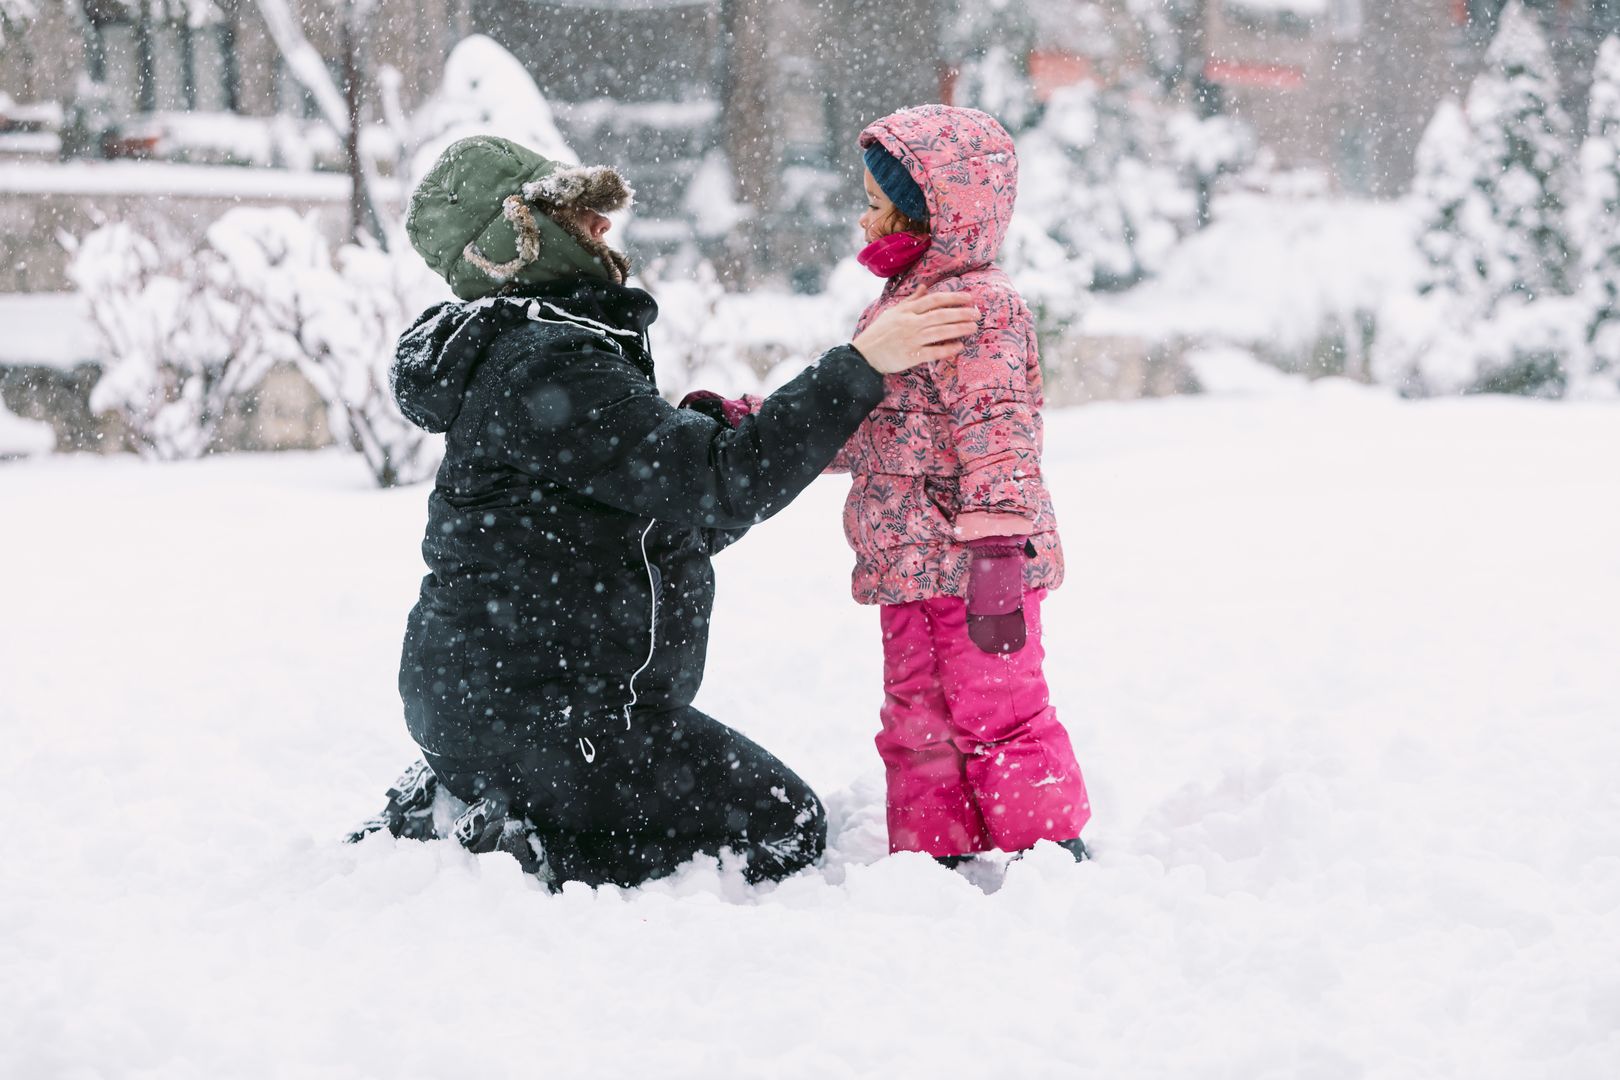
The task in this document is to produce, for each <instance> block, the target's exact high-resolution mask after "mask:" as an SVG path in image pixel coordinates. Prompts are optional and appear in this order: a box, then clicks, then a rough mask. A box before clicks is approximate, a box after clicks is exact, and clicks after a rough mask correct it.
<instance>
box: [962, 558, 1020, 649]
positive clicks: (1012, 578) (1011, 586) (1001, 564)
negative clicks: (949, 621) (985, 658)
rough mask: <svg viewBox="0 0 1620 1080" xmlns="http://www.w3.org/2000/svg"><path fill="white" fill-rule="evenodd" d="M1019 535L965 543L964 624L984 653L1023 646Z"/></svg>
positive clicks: (969, 634) (969, 635) (974, 642)
mask: <svg viewBox="0 0 1620 1080" xmlns="http://www.w3.org/2000/svg"><path fill="white" fill-rule="evenodd" d="M1025 543H1026V541H1025V540H1024V538H1023V537H1016V536H986V537H984V538H983V539H980V540H973V541H971V542H969V544H968V553H969V555H970V556H971V558H972V562H971V563H970V564H969V567H968V589H967V626H968V637H970V638H972V639H973V644H975V645H977V646H978V647H979V648H980V649H981V650H983V651H984V652H987V653H1013V652H1017V651H1018V650H1019V649H1022V648H1023V647H1024V559H1025V557H1026V556H1025V554H1024V544H1025Z"/></svg>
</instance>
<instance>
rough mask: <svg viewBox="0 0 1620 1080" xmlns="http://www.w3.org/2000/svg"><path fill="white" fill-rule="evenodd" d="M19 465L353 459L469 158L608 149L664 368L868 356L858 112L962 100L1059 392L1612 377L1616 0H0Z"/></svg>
mask: <svg viewBox="0 0 1620 1080" xmlns="http://www.w3.org/2000/svg"><path fill="white" fill-rule="evenodd" d="M0 20H3V22H0V27H3V35H4V37H3V40H4V45H3V50H4V51H3V53H0V226H3V228H0V321H3V323H4V325H5V326H6V328H7V333H6V334H5V335H4V337H3V340H0V410H3V411H0V455H4V456H19V455H29V454H38V453H45V452H49V451H50V450H52V449H56V450H63V451H77V450H97V451H103V452H112V451H136V452H139V453H142V454H145V455H148V456H152V457H158V458H164V459H173V458H185V457H194V456H197V455H200V454H203V453H206V452H209V451H214V450H233V449H235V450H269V449H291V448H314V447H320V446H324V445H328V444H331V443H333V442H336V443H338V444H340V445H345V446H353V447H355V448H357V449H359V450H361V451H362V452H363V453H364V454H365V455H366V459H367V462H368V463H369V465H370V466H371V469H372V472H373V475H374V476H375V477H376V478H377V479H378V481H379V482H381V483H384V484H391V483H395V482H399V481H402V480H412V479H416V478H419V477H421V476H423V475H426V474H427V473H429V472H430V471H431V469H432V466H433V460H434V453H435V451H434V448H433V447H432V446H431V445H426V444H423V443H422V442H420V440H419V439H418V438H417V437H416V436H415V435H414V434H413V433H412V432H411V430H410V429H409V428H407V427H405V426H404V425H402V424H401V422H400V420H399V417H398V415H397V414H396V413H395V412H394V410H393V406H392V403H391V402H390V401H389V400H388V399H387V394H386V393H385V392H384V384H383V382H382V381H381V372H382V371H383V368H384V365H385V364H386V363H387V360H388V356H389V344H390V339H391V338H392V337H393V335H394V334H395V333H396V332H397V330H398V328H399V327H400V325H401V324H402V323H403V322H404V321H405V320H407V319H408V318H409V317H410V316H411V315H412V313H413V312H415V311H416V310H419V309H420V308H421V307H422V306H424V305H425V303H427V302H428V301H430V300H432V299H434V298H435V297H436V296H437V295H438V289H439V285H438V282H437V281H436V280H434V279H432V278H431V276H430V275H428V274H427V273H426V272H425V270H424V269H423V268H422V266H421V264H420V262H419V260H417V259H416V258H415V256H414V255H413V254H412V253H411V252H410V250H409V248H408V246H407V245H406V244H405V243H404V242H403V239H402V237H401V235H400V228H399V226H400V216H401V213H402V209H403V204H404V199H405V197H406V195H407V194H408V191H409V188H410V185H411V182H412V180H413V178H414V177H416V176H418V175H419V174H420V173H421V172H422V171H423V170H425V168H426V167H427V165H428V164H429V163H430V162H431V161H432V159H433V157H434V155H435V154H436V152H437V151H438V150H439V149H441V148H442V147H443V146H445V145H446V144H447V143H448V142H449V141H450V140H452V139H454V138H456V137H459V136H462V135H466V134H469V133H473V132H478V131H490V132H496V133H499V134H502V135H506V136H509V137H512V138H515V139H517V140H519V141H522V142H526V143H528V144H530V145H533V146H536V147H537V148H540V149H542V150H543V151H545V152H547V153H550V154H554V155H558V156H564V157H571V158H575V159H578V160H583V161H587V162H598V161H599V162H608V163H612V164H614V165H617V166H619V167H621V168H622V169H624V170H625V171H626V172H627V173H628V175H629V176H630V178H631V180H632V182H633V183H634V184H635V185H636V187H637V188H638V189H639V193H640V201H639V203H638V205H637V206H636V207H635V208H634V209H633V210H632V211H631V213H630V215H629V216H628V217H627V218H626V219H625V220H624V221H622V222H621V223H620V224H621V228H620V230H619V231H618V232H617V234H616V235H617V236H618V238H619V241H620V242H621V243H622V244H623V246H625V247H626V248H627V249H628V250H629V252H630V253H631V254H632V256H633V257H634V258H635V260H636V262H637V265H638V267H639V269H640V283H641V284H642V285H644V286H645V287H647V288H648V289H650V290H651V291H653V292H654V293H655V294H656V295H657V296H658V297H659V299H660V300H661V301H662V302H663V305H664V315H663V319H662V321H661V322H660V323H659V325H658V327H657V338H658V341H657V343H656V345H657V347H656V350H655V351H656V353H657V355H658V358H659V362H660V364H661V366H662V374H661V378H662V380H663V382H664V385H665V389H666V390H667V391H668V392H669V393H671V394H678V393H681V392H683V391H685V390H686V389H689V388H691V387H693V386H696V385H699V384H703V385H708V386H712V387H716V388H718V389H722V390H726V391H728V392H742V391H755V390H769V389H771V388H772V387H773V386H774V385H776V384H777V383H779V382H781V381H782V380H783V379H785V378H786V377H787V375H788V374H790V373H791V372H793V371H795V370H797V369H798V367H799V366H801V365H802V364H803V363H804V362H805V361H806V360H807V359H808V358H810V357H813V356H814V355H816V354H817V353H818V352H819V351H820V350H822V349H824V348H825V347H827V346H829V345H831V344H834V343H836V341H837V340H839V339H840V338H841V337H842V336H843V335H845V334H847V333H848V328H849V327H850V325H851V324H852V319H853V316H854V314H855V313H856V312H857V311H858V310H859V309H860V308H861V307H862V306H863V305H864V304H865V302H866V301H867V300H868V299H869V298H870V296H871V294H872V291H873V289H872V285H873V283H872V281H871V280H870V278H869V276H868V275H866V274H865V272H864V271H862V270H860V269H859V268H858V267H856V265H855V264H854V262H853V260H852V259H851V257H850V256H851V254H852V252H853V250H854V249H855V247H856V243H855V240H856V234H855V230H854V227H853V225H852V221H853V218H854V216H855V215H856V214H857V213H858V211H859V208H860V197H859V191H860V188H859V182H858V176H857V164H856V162H857V158H856V155H855V153H854V152H853V145H854V139H855V135H856V133H857V132H858V131H859V130H860V128H861V127H862V126H863V125H864V124H865V123H866V122H867V121H869V120H871V119H873V118H875V117H877V116H879V115H881V114H883V113H884V112H886V111H888V110H891V109H893V108H896V107H900V106H904V105H908V104H916V103H920V102H924V101H934V100H946V101H951V102H955V103H958V104H969V105H975V106H979V107H982V108H985V109H987V110H989V111H991V112H993V113H994V114H995V115H997V116H998V117H999V118H1001V119H1002V121H1003V122H1004V123H1005V124H1006V125H1007V126H1008V128H1009V129H1011V130H1012V131H1013V132H1014V134H1015V136H1016V137H1017V139H1018V143H1019V148H1020V155H1021V158H1022V165H1023V183H1022V190H1021V194H1020V199H1019V204H1018V211H1017V216H1016V218H1015V222H1014V232H1013V235H1012V236H1011V238H1010V239H1009V242H1008V245H1007V249H1006V250H1005V252H1004V255H1003V261H1004V262H1005V264H1006V265H1007V267H1008V269H1009V270H1010V271H1011V272H1012V273H1013V275H1014V277H1015V279H1016V280H1017V282H1018V284H1019V286H1020V288H1021V289H1022V290H1023V291H1024V293H1025V295H1026V297H1027V298H1028V299H1029V300H1030V301H1031V305H1032V307H1034V308H1035V310H1036V311H1037V313H1038V316H1039V319H1040V324H1041V332H1042V341H1043V347H1044V352H1045V357H1044V359H1045V365H1046V370H1047V381H1048V395H1049V398H1050V400H1051V402H1052V403H1053V404H1056V405H1063V404H1074V403H1083V402H1089V401H1095V400H1099V399H1121V398H1134V397H1141V396H1158V395H1167V394H1176V393H1186V392H1197V391H1200V390H1205V391H1209V390H1216V391H1231V390H1234V389H1238V390H1247V391H1258V389H1259V388H1263V387H1267V386H1278V385H1283V384H1281V383H1279V382H1278V381H1277V375H1278V373H1283V374H1286V375H1291V376H1296V377H1302V378H1320V377H1325V376H1339V377H1346V378H1350V379H1354V380H1359V381H1363V382H1371V383H1378V384H1382V385H1385V386H1388V387H1390V388H1392V389H1393V390H1395V391H1397V392H1399V393H1400V394H1403V395H1406V396H1427V395H1439V394H1456V393H1470V392H1480V391H1499V392H1509V393H1519V394H1533V395H1537V396H1541V397H1571V396H1579V397H1605V396H1614V395H1615V394H1616V393H1617V392H1620V44H1606V39H1607V38H1608V35H1609V34H1610V33H1611V32H1612V31H1616V30H1620V3H1615V2H1613V0H1515V2H1513V3H1504V2H1502V0H1415V2H1414V0H1408V2H1401V3H1396V2H1394V0H1039V2H1037V0H976V2H971V3H969V2H958V0H888V2H885V3H866V2H860V0H616V2H615V0H500V2H496V0H0Z"/></svg>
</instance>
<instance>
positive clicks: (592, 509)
mask: <svg viewBox="0 0 1620 1080" xmlns="http://www.w3.org/2000/svg"><path fill="white" fill-rule="evenodd" d="M656 315H657V307H656V305H655V304H654V303H653V301H652V298H651V297H650V296H648V295H647V294H646V293H645V292H642V291H641V290H639V289H629V288H622V287H619V286H615V285H609V284H604V283H595V282H590V283H587V282H584V281H576V282H570V283H567V285H566V286H557V287H552V288H549V289H543V290H535V291H531V292H528V293H525V294H524V295H523V296H521V297H502V298H497V299H492V300H481V301H475V302H472V303H447V304H440V305H438V306H436V307H434V308H431V309H429V310H428V311H427V312H425V313H424V314H423V315H422V317H421V318H420V319H418V320H417V322H416V324H415V325H414V326H412V327H411V329H410V330H408V331H406V333H405V334H404V336H403V337H401V338H400V342H399V349H398V353H397V357H396V361H395V365H394V371H393V381H394V393H395V396H396V398H397V400H398V401H399V404H400V407H401V409H402V410H404V412H405V415H406V416H408V417H409V418H410V419H411V420H412V421H413V422H415V423H417V424H419V425H421V426H422V427H424V428H426V429H428V430H429V431H436V432H444V433H446V436H447V441H446V452H445V458H444V463H443V465H442V466H440V468H439V473H438V478H437V481H436V483H435V485H434V489H433V493H432V495H431V496H430V498H429V500H428V526H427V535H426V536H425V537H424V539H423V541H422V554H423V556H424V558H425V559H426V561H427V564H428V568H429V573H428V575H427V576H426V577H425V578H424V579H423V581H422V592H421V597H420V599H419V600H418V602H417V604H416V607H415V609H414V610H413V611H412V612H411V616H410V621H409V623H408V625H407V628H406V632H405V645H404V653H403V656H402V658H401V663H400V675H399V683H400V693H401V695H402V696H403V698H404V702H405V716H406V722H407V724H408V726H409V728H410V732H411V735H412V737H413V738H415V739H416V741H417V742H418V743H419V744H420V745H421V746H422V747H423V748H424V749H426V750H428V751H430V752H432V753H435V754H439V755H441V756H446V757H458V758H475V759H490V758H499V757H506V756H509V755H511V754H513V753H516V752H520V751H521V750H523V749H524V748H525V747H527V746H531V745H533V744H535V743H536V742H537V741H543V742H545V743H548V744H549V743H555V742H558V741H561V742H563V743H567V744H570V745H572V744H576V743H577V745H578V747H579V749H580V750H581V752H583V753H585V754H586V755H587V756H590V755H591V754H592V753H593V752H594V751H593V749H592V748H593V747H594V746H595V745H596V743H597V741H598V740H600V739H602V738H611V737H612V735H613V733H614V732H623V731H625V730H627V729H628V728H629V726H630V723H631V718H632V712H631V710H632V707H634V708H637V709H640V708H648V709H658V708H673V707H679V706H683V705H686V704H689V703H690V702H691V700H692V698H693V696H694V695H695V694H696V693H697V689H698V685H699V684H700V683H701V682H702V679H703V663H704V654H705V652H706V650H707V645H708V626H709V612H710V608H711V606H712V604H713V600H714V576H713V572H712V569H711V567H710V563H709V556H710V555H712V554H714V553H715V552H716V551H718V550H719V549H720V548H721V547H723V546H724V545H725V544H726V543H728V542H730V540H732V539H734V538H735V537H736V536H737V535H740V533H741V531H742V530H745V529H747V528H748V527H749V526H750V525H753V524H755V523H756V522H759V521H761V520H763V519H764V518H767V517H769V516H770V515H771V514H774V513H775V512H776V511H778V510H780V509H781V508H782V507H783V506H785V505H787V503H788V502H790V501H791V500H792V499H793V498H794V496H796V495H797V494H798V493H799V492H800V491H802V490H803V489H804V488H805V487H806V486H807V485H808V484H809V483H810V482H811V481H812V480H814V479H815V478H816V476H817V475H819V474H820V473H821V472H822V470H823V469H824V468H825V467H826V466H827V465H828V464H829V463H830V462H831V461H832V459H833V456H834V455H835V454H836V453H837V451H838V449H839V448H840V447H841V446H842V445H843V444H844V442H845V441H846V440H847V439H848V438H849V436H850V435H851V434H852V433H853V432H854V431H855V429H856V427H857V426H858V425H859V424H860V422H861V420H862V419H863V418H864V417H865V416H866V415H867V414H868V413H869V412H871V410H872V409H874V408H875V407H876V406H877V404H878V402H879V400H880V399H881V398H882V395H883V380H882V377H881V376H879V375H878V374H877V373H876V372H874V371H873V370H872V369H871V367H870V366H869V365H868V364H867V363H866V361H865V360H864V359H863V358H862V357H861V355H860V354H859V353H858V352H856V351H855V350H854V349H853V348H850V347H848V346H844V347H841V348H837V349H833V350H832V351H831V352H829V353H827V354H826V355H825V356H823V357H822V358H821V359H820V360H819V361H818V362H817V363H815V364H813V365H811V367H810V368H809V369H808V370H806V371H805V372H804V373H803V374H801V375H799V376H798V377H797V378H796V379H794V380H793V381H792V382H790V383H788V384H787V385H786V386H784V387H783V388H782V389H780V390H778V391H777V392H776V393H775V394H772V395H771V396H770V397H769V398H768V399H767V400H766V401H765V404H764V406H763V407H762V408H761V409H760V411H759V413H758V415H757V416H754V417H750V418H749V419H747V420H745V421H743V422H742V423H741V424H740V425H739V426H738V427H737V428H736V429H735V430H733V429H731V428H729V427H727V426H726V425H725V424H724V423H723V422H720V421H717V420H715V419H711V418H710V417H709V416H707V415H704V414H702V413H699V412H696V411H693V410H691V409H677V408H674V407H673V406H671V405H670V404H669V403H668V402H666V401H665V400H664V399H663V398H661V397H660V396H659V394H658V391H657V389H656V387H655V385H654V382H653V366H652V358H651V356H650V354H649V351H648V346H647V339H646V329H647V326H648V325H649V324H650V323H651V322H652V321H653V319H654V318H655V317H656Z"/></svg>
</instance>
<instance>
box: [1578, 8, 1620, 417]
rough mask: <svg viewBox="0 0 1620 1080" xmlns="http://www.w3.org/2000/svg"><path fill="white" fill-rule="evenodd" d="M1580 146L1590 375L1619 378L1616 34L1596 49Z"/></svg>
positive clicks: (1619, 45)
mask: <svg viewBox="0 0 1620 1080" xmlns="http://www.w3.org/2000/svg"><path fill="white" fill-rule="evenodd" d="M1587 118H1588V119H1587V128H1586V142H1585V144H1584V145H1583V146H1582V147H1581V188H1582V190H1581V201H1580V214H1579V219H1578V220H1579V222H1580V234H1581V238H1582V240H1583V243H1584V251H1583V255H1584V259H1583V265H1584V270H1585V295H1586V297H1587V301H1588V303H1589V305H1590V308H1591V314H1590V316H1589V318H1588V319H1587V329H1586V340H1587V343H1588V345H1589V346H1590V348H1591V371H1590V374H1591V376H1592V377H1593V378H1595V379H1597V380H1600V381H1602V382H1604V383H1607V384H1608V385H1609V386H1610V387H1611V388H1613V387H1614V386H1615V385H1617V379H1620V38H1617V37H1611V38H1609V39H1608V40H1607V41H1605V42H1604V43H1603V47H1602V48H1601V49H1600V50H1599V52H1598V61H1597V69H1596V71H1595V72H1594V73H1593V77H1592V97H1591V102H1590V104H1589V105H1588V107H1587Z"/></svg>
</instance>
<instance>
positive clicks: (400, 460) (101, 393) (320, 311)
mask: <svg viewBox="0 0 1620 1080" xmlns="http://www.w3.org/2000/svg"><path fill="white" fill-rule="evenodd" d="M396 247H397V248H403V249H404V250H405V251H407V252H408V251H409V248H408V247H405V245H403V243H401V244H399V245H396ZM70 273H71V275H72V277H73V280H74V282H75V284H76V285H77V286H78V289H79V292H80V295H81V296H82V297H83V298H84V301H85V304H86V307H87V309H88V311H89V314H90V319H91V322H92V323H93V325H94V326H95V327H96V330H97V332H98V334H99V336H100V338H101V342H102V354H103V357H104V364H105V367H104V371H103V374H102V377H101V379H100V380H99V381H98V382H97V384H96V386H95V389H94V391H93V392H92V394H91V407H92V408H93V409H94V410H95V411H96V412H109V411H111V412H115V413H116V414H118V416H119V417H120V418H121V420H122V421H123V423H124V424H125V426H126V427H127V429H128V430H129V431H130V433H131V436H132V438H133V439H134V440H135V442H136V444H137V449H138V450H140V452H142V453H143V454H145V455H147V456H150V457H153V458H158V459H163V460H173V459H179V458H192V457H198V456H200V455H202V454H204V453H206V452H207V451H208V450H209V449H211V448H212V447H213V446H214V444H215V436H216V434H217V431H218V428H219V425H220V423H221V421H222V420H223V419H225V417H226V416H227V415H228V413H229V411H230V409H231V407H232V406H233V405H236V404H240V403H241V401H242V399H243V398H244V397H245V395H247V394H249V393H250V392H251V391H252V390H253V389H254V388H255V387H257V386H258V384H259V383H260V382H261V381H262V380H263V378H264V376H265V374H266V373H267V372H269V371H270V369H271V368H272V367H274V366H275V365H276V364H278V363H286V364H293V365H296V367H297V368H298V370H299V371H300V372H301V373H302V374H303V375H304V377H305V378H306V379H307V380H308V381H309V383H310V384H311V385H312V386H313V387H314V388H315V390H316V391H317V392H318V393H319V394H320V395H321V397H322V398H323V399H324V400H325V402H326V404H327V419H328V423H329V424H330V425H331V427H332V434H333V437H334V438H335V439H337V440H338V441H339V442H340V443H342V444H345V445H352V446H353V447H354V448H355V449H356V450H358V451H360V452H361V453H362V454H363V455H364V456H365V459H366V463H367V464H368V465H369V466H370V468H371V471H372V474H373V476H375V478H376V480H377V483H378V484H379V485H382V486H389V485H393V484H399V483H410V482H413V481H415V480H419V479H423V478H424V477H426V476H427V475H429V474H430V473H431V472H432V470H433V468H434V467H435V465H436V463H437V461H436V459H437V444H436V441H435V440H433V439H431V438H430V437H428V436H427V435H426V433H424V432H423V431H421V430H420V429H419V428H417V427H415V426H414V425H412V424H411V423H410V422H409V421H407V420H406V419H405V418H404V417H403V416H401V415H400V413H399V411H398V409H397V407H396V406H395V405H394V400H393V395H392V393H391V391H390V389H389V385H388V367H389V364H390V363H391V361H392V359H393V351H394V343H395V341H396V340H397V339H398V337H399V334H400V332H401V331H402V330H403V329H404V328H405V326H406V325H407V324H408V322H409V321H410V319H412V318H413V317H414V316H415V315H416V314H417V313H418V312H419V311H420V310H421V309H422V308H424V307H426V306H427V305H428V304H429V303H430V302H432V301H433V300H435V299H438V298H440V296H441V295H442V284H441V283H439V282H438V280H437V279H436V278H433V277H432V275H431V274H430V273H429V272H428V271H427V269H426V267H425V266H424V265H423V264H422V263H421V260H419V259H416V258H415V257H414V256H408V257H396V256H391V255H389V254H388V253H386V252H384V251H382V250H380V249H378V248H376V247H369V246H368V247H357V246H352V245H351V246H347V247H344V248H341V249H340V250H338V251H337V252H336V253H335V255H334V253H333V252H332V251H331V250H330V248H329V247H328V245H327V243H326V241H325V239H324V238H323V237H322V236H321V234H320V231H319V229H318V228H317V227H316V225H315V223H314V222H313V221H312V220H310V219H309V218H306V217H302V216H300V215H299V214H297V213H296V212H294V211H292V210H290V209H286V208H275V209H257V208H247V207H243V208H238V209H235V210H231V211H229V212H228V213H226V214H225V215H224V216H223V217H221V218H220V219H219V220H218V221H217V222H215V223H214V224H213V225H212V226H210V227H209V229H208V232H207V236H206V239H205V241H204V243H203V244H202V245H200V246H199V247H197V248H196V249H195V250H191V249H190V248H189V247H186V246H183V245H178V244H174V243H165V244H159V243H157V242H154V241H153V240H152V239H150V238H148V237H145V236H142V235H140V234H139V233H137V232H135V231H134V230H133V229H131V228H130V227H129V226H127V225H123V224H119V225H111V226H106V227H103V228H101V229H98V230H96V231H95V232H93V233H91V234H90V235H88V236H87V237H85V238H84V239H83V240H82V241H80V242H79V243H78V245H77V248H76V252H75V255H74V260H73V263H72V268H71V270H70Z"/></svg>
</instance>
